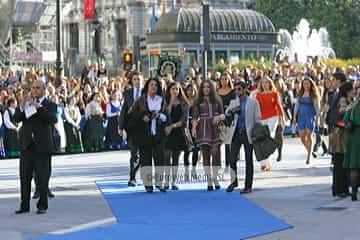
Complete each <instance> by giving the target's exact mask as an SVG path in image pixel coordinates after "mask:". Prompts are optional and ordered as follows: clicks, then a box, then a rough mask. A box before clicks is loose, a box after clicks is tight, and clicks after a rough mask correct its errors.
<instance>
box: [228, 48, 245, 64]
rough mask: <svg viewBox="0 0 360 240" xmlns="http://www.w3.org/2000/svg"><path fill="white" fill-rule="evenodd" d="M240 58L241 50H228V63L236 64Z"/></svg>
mask: <svg viewBox="0 0 360 240" xmlns="http://www.w3.org/2000/svg"><path fill="white" fill-rule="evenodd" d="M241 59H242V52H241V51H231V52H230V60H229V61H230V63H231V64H236V63H238V62H239V61H240V60H241Z"/></svg>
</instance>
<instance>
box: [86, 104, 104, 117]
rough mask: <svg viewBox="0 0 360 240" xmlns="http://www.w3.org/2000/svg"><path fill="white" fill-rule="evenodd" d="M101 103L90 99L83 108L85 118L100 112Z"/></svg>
mask: <svg viewBox="0 0 360 240" xmlns="http://www.w3.org/2000/svg"><path fill="white" fill-rule="evenodd" d="M101 112H102V109H101V105H100V103H98V102H95V101H91V102H90V103H89V104H88V105H86V108H85V118H86V119H89V117H90V116H91V114H101Z"/></svg>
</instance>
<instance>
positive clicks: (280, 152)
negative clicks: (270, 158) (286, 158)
mask: <svg viewBox="0 0 360 240" xmlns="http://www.w3.org/2000/svg"><path fill="white" fill-rule="evenodd" d="M281 160H282V143H280V145H279V146H278V157H277V159H276V161H277V162H280V161H281Z"/></svg>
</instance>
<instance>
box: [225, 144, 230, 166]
mask: <svg viewBox="0 0 360 240" xmlns="http://www.w3.org/2000/svg"><path fill="white" fill-rule="evenodd" d="M230 159H231V144H225V167H229V166H230Z"/></svg>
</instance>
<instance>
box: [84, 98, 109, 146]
mask: <svg viewBox="0 0 360 240" xmlns="http://www.w3.org/2000/svg"><path fill="white" fill-rule="evenodd" d="M100 103H101V98H100V95H99V93H94V94H93V95H92V96H91V98H90V102H89V104H88V105H87V106H86V109H85V119H86V124H85V130H84V135H83V140H84V148H85V150H86V151H89V152H98V151H100V150H102V149H103V146H104V128H103V111H102V109H101V105H100Z"/></svg>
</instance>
